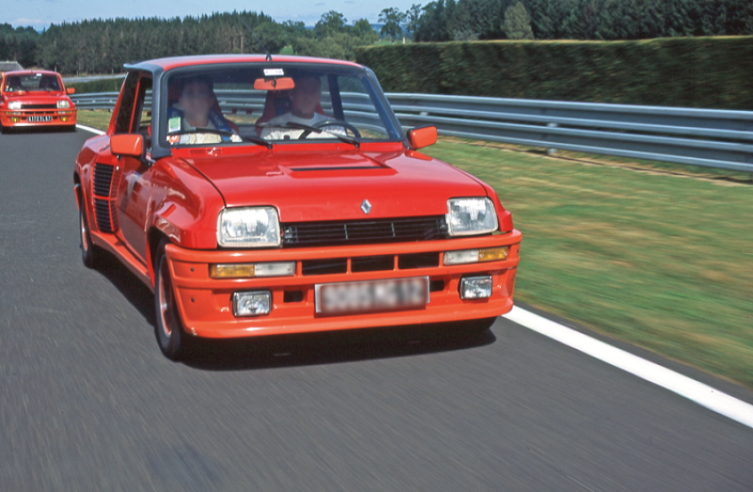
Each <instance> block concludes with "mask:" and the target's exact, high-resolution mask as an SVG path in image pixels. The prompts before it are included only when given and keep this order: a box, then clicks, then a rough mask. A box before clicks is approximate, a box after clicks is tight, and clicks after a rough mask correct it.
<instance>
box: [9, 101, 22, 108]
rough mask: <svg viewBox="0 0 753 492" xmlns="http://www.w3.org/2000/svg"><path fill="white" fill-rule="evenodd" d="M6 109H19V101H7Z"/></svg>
mask: <svg viewBox="0 0 753 492" xmlns="http://www.w3.org/2000/svg"><path fill="white" fill-rule="evenodd" d="M8 109H21V101H11V102H9V103H8Z"/></svg>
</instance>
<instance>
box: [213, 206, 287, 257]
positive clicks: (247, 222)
mask: <svg viewBox="0 0 753 492" xmlns="http://www.w3.org/2000/svg"><path fill="white" fill-rule="evenodd" d="M217 242H218V243H219V245H220V246H223V247H226V248H265V247H270V246H279V245H280V219H279V218H278V217H277V210H275V209H274V208H272V207H243V208H226V209H225V210H223V211H222V212H220V216H219V219H218V220H217Z"/></svg>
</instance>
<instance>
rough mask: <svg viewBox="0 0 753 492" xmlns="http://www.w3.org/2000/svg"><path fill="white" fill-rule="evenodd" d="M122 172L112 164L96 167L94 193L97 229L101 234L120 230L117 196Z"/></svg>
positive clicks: (98, 164) (93, 181)
mask: <svg viewBox="0 0 753 492" xmlns="http://www.w3.org/2000/svg"><path fill="white" fill-rule="evenodd" d="M119 181H120V172H118V171H116V170H115V166H111V165H110V164H100V163H97V164H95V165H94V176H93V178H92V189H93V191H94V213H95V216H96V218H97V229H99V230H100V231H101V232H106V233H110V234H111V233H113V232H115V231H117V230H118V225H119V223H118V211H117V207H116V205H115V195H116V194H117V191H118V185H119Z"/></svg>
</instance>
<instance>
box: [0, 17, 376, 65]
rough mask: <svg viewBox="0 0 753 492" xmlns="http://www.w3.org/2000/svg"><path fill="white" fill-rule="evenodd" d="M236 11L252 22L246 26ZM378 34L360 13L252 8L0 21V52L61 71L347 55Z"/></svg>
mask: <svg viewBox="0 0 753 492" xmlns="http://www.w3.org/2000/svg"><path fill="white" fill-rule="evenodd" d="M240 19H243V21H245V22H246V23H247V24H248V25H249V26H251V27H252V28H253V31H254V33H253V34H252V33H251V32H250V31H249V30H248V29H247V28H246V27H245V26H244V25H243V23H241V21H240ZM6 33H7V34H6ZM254 34H255V35H254ZM378 38H379V35H378V34H377V33H376V31H374V29H372V27H371V25H370V23H369V22H368V21H367V20H366V19H360V20H357V21H356V22H354V23H353V24H350V23H348V20H347V19H346V18H345V17H344V16H343V15H342V14H340V13H338V12H334V11H333V12H328V13H326V14H323V15H322V17H321V19H320V20H319V21H318V22H317V24H316V26H315V27H314V28H313V29H308V28H306V26H305V25H304V23H303V22H291V21H287V22H276V21H275V20H274V19H272V18H271V17H269V16H267V15H265V14H263V13H255V12H240V13H237V12H233V13H218V14H212V15H203V16H201V17H184V18H182V19H181V18H177V17H176V18H172V19H160V18H140V19H122V18H119V19H92V20H84V21H80V22H72V23H62V24H52V25H51V26H50V27H49V28H48V29H46V30H45V31H43V32H42V33H37V32H36V31H34V30H33V29H31V28H25V29H20V28H19V29H13V28H12V27H11V26H10V25H8V24H5V25H0V58H5V59H13V60H18V61H19V62H20V63H21V64H22V65H24V66H40V67H44V68H47V69H51V70H56V71H58V72H61V73H64V74H78V73H111V72H120V71H122V67H123V64H124V63H131V62H138V61H141V60H148V59H152V58H160V57H166V56H182V55H200V54H212V53H264V51H265V50H267V51H269V52H270V53H280V52H285V51H287V52H289V53H291V54H292V53H295V54H300V55H304V56H323V57H330V58H340V59H354V58H355V51H354V50H355V48H356V47H357V46H364V45H369V44H373V43H375V42H376V41H377V40H378Z"/></svg>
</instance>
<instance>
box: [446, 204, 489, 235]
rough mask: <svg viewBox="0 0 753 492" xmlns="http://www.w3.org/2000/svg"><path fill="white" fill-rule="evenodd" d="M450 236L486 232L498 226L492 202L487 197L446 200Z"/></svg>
mask: <svg viewBox="0 0 753 492" xmlns="http://www.w3.org/2000/svg"><path fill="white" fill-rule="evenodd" d="M447 210H448V213H447V225H448V226H449V232H450V236H471V235H476V234H488V233H490V232H494V231H496V230H497V228H498V227H499V224H498V222H497V212H496V211H495V210H494V204H493V203H492V201H491V200H490V199H488V198H453V199H451V200H448V201H447Z"/></svg>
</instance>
